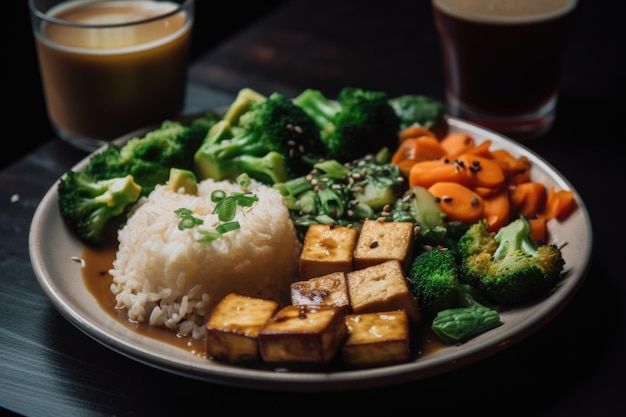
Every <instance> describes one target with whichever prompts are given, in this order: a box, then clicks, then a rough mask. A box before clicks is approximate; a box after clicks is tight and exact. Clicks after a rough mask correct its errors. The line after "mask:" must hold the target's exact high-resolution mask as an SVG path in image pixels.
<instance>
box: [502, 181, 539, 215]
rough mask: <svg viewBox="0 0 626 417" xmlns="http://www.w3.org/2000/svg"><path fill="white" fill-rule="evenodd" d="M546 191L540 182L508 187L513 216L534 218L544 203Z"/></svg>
mask: <svg viewBox="0 0 626 417" xmlns="http://www.w3.org/2000/svg"><path fill="white" fill-rule="evenodd" d="M546 196H547V189H546V186H545V185H543V184H542V183H540V182H524V183H521V184H517V185H513V186H510V187H509V198H510V200H511V208H512V213H513V216H519V215H522V216H524V217H526V218H533V217H536V216H537V214H538V213H540V212H541V211H542V210H543V208H544V204H545V203H546Z"/></svg>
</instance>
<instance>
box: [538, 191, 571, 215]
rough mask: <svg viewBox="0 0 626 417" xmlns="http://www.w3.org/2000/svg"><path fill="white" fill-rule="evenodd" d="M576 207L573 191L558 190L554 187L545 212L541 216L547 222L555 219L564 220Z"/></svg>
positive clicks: (549, 193)
mask: <svg viewBox="0 0 626 417" xmlns="http://www.w3.org/2000/svg"><path fill="white" fill-rule="evenodd" d="M574 206H575V201H574V192H573V191H570V190H556V189H555V188H554V187H551V188H550V191H549V192H548V196H547V198H546V202H545V205H544V207H543V210H542V212H541V213H540V214H539V216H540V217H544V218H546V219H547V220H550V219H554V218H556V219H558V220H563V219H564V218H565V217H567V215H568V214H569V213H570V212H571V211H572V209H573V208H574Z"/></svg>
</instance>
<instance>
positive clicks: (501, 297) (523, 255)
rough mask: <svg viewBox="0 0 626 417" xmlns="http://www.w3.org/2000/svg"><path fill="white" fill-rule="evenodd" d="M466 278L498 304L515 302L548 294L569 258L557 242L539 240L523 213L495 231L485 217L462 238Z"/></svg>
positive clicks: (459, 248)
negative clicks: (532, 236)
mask: <svg viewBox="0 0 626 417" xmlns="http://www.w3.org/2000/svg"><path fill="white" fill-rule="evenodd" d="M458 250H459V254H460V256H461V259H462V260H461V262H460V267H461V271H462V279H463V280H464V282H467V283H468V284H470V285H472V286H473V287H475V288H477V289H478V290H480V291H481V292H482V293H483V294H484V296H485V297H486V298H487V299H488V300H489V301H490V302H492V303H494V304H500V305H513V304H519V303H523V302H528V301H532V300H534V299H535V298H537V297H539V296H541V295H544V294H546V293H547V292H548V291H550V290H551V289H553V288H554V286H555V285H556V284H557V283H558V282H559V281H560V279H561V277H562V275H561V272H562V271H563V268H564V266H565V260H564V259H563V256H562V253H561V251H560V250H559V248H558V247H557V246H556V245H554V244H538V243H537V242H535V241H533V240H532V238H531V235H530V225H529V223H528V220H527V219H526V218H525V217H523V216H520V217H519V218H517V219H515V220H513V221H512V222H510V223H509V224H508V225H506V226H504V227H501V228H500V229H499V230H498V232H497V233H496V234H495V235H494V234H492V233H490V232H489V231H488V229H487V223H486V221H484V220H481V221H479V222H477V223H475V224H473V225H472V226H470V228H469V229H468V231H467V232H466V233H465V234H464V235H463V236H462V237H461V238H460V239H459V244H458Z"/></svg>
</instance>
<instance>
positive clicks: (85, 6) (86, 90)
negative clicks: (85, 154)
mask: <svg viewBox="0 0 626 417" xmlns="http://www.w3.org/2000/svg"><path fill="white" fill-rule="evenodd" d="M177 7H178V4H177V3H173V2H154V1H148V0H146V1H98V2H89V1H88V2H85V1H70V2H63V3H62V4H61V6H60V7H55V8H53V9H51V10H50V11H48V12H47V14H48V15H51V16H54V17H55V18H57V19H62V20H63V21H69V22H77V23H80V24H86V25H93V24H97V25H103V24H106V25H108V26H106V27H102V26H98V27H86V26H80V25H79V26H70V25H68V24H56V23H51V22H49V21H46V22H42V23H41V25H40V28H39V29H37V28H35V35H36V44H37V51H38V56H39V62H40V69H41V77H42V81H43V86H44V90H45V96H46V105H47V109H48V114H49V117H50V121H51V123H52V124H53V126H54V127H55V129H56V130H57V132H58V133H59V135H61V136H62V137H65V136H68V137H69V138H70V141H81V140H83V139H85V140H86V139H87V138H92V139H97V140H99V141H110V140H112V139H115V138H117V137H119V136H121V135H122V134H125V133H128V132H130V131H133V130H135V129H138V128H141V127H144V126H148V125H152V124H155V123H160V122H161V121H163V120H165V119H167V118H173V117H175V116H177V115H178V114H179V113H180V111H181V110H182V108H183V105H184V99H185V88H186V80H187V64H188V59H189V48H190V42H191V40H190V39H191V26H192V15H191V13H192V12H191V11H190V10H186V11H179V12H178V13H174V14H172V15H169V16H167V17H162V18H156V19H154V20H147V21H146V19H150V18H151V17H155V16H161V15H164V14H167V13H168V12H169V11H172V10H175V9H176V8H177ZM135 21H140V22H138V23H136V24H132V25H131V24H129V23H130V22H135ZM114 24H123V25H121V26H113V25H114ZM66 139H67V138H66ZM75 144H76V143H75ZM100 144H102V143H99V144H98V145H96V147H97V146H99V145H100ZM78 145H79V147H84V146H81V144H78Z"/></svg>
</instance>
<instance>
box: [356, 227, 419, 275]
mask: <svg viewBox="0 0 626 417" xmlns="http://www.w3.org/2000/svg"><path fill="white" fill-rule="evenodd" d="M413 228H414V225H413V223H412V222H386V221H379V220H365V222H364V223H363V226H362V228H361V232H360V233H359V238H358V240H357V243H356V247H355V249H354V269H362V268H367V267H368V266H372V265H376V264H380V263H382V262H385V261H388V260H391V259H397V260H398V261H400V263H401V264H402V267H403V268H405V269H406V268H407V267H408V266H409V263H410V262H411V261H412V255H413V240H414V239H413Z"/></svg>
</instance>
